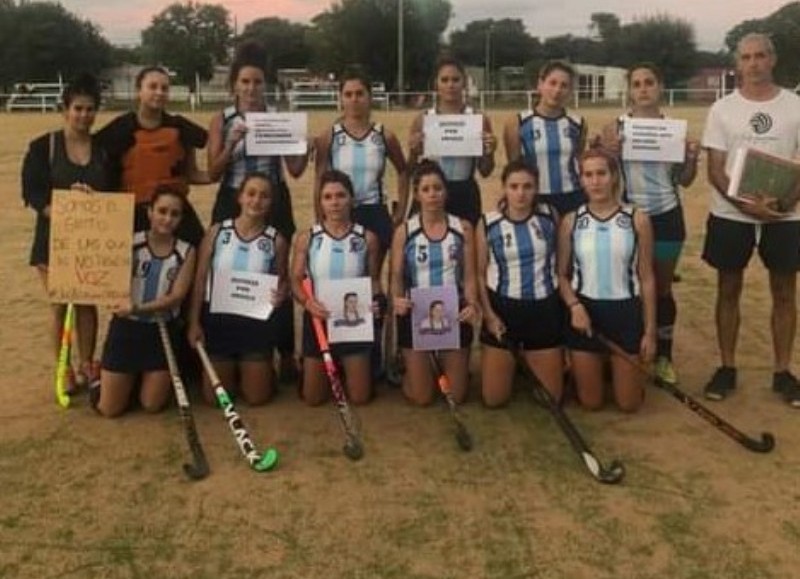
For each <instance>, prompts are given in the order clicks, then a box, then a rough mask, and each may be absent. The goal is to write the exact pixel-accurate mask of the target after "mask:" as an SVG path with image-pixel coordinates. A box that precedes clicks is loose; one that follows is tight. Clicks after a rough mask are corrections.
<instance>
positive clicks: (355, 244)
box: [306, 223, 369, 285]
mask: <svg viewBox="0 0 800 579" xmlns="http://www.w3.org/2000/svg"><path fill="white" fill-rule="evenodd" d="M368 255H369V254H368V251H367V234H366V231H365V230H364V227H363V226H362V225H359V224H357V223H354V224H353V225H352V226H351V227H350V231H348V232H347V233H346V234H344V235H343V236H342V237H334V236H333V235H331V234H330V233H328V231H327V230H326V229H325V228H324V227H323V226H322V225H321V224H319V223H317V224H315V225H314V226H313V227H312V228H311V236H310V237H309V240H308V259H307V260H306V264H307V265H306V268H307V269H308V274H309V276H310V277H311V281H312V282H314V284H315V285H316V283H317V282H318V281H320V280H328V279H331V280H337V279H350V278H356V277H364V276H366V275H369V273H368V272H369V257H368Z"/></svg>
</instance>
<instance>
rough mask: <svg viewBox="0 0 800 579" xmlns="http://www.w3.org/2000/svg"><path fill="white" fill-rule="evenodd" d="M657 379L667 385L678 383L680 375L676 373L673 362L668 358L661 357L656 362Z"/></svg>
mask: <svg viewBox="0 0 800 579" xmlns="http://www.w3.org/2000/svg"><path fill="white" fill-rule="evenodd" d="M656 378H658V379H659V380H660V381H662V382H666V383H667V384H677V383H678V375H677V374H676V373H675V367H674V366H673V365H672V360H670V359H669V358H667V357H666V356H659V357H658V359H657V360H656Z"/></svg>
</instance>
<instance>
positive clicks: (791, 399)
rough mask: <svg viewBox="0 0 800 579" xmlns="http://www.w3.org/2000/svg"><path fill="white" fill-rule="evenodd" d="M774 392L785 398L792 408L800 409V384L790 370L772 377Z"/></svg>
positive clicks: (776, 373)
mask: <svg viewBox="0 0 800 579" xmlns="http://www.w3.org/2000/svg"><path fill="white" fill-rule="evenodd" d="M772 390H773V391H774V392H776V393H778V394H780V395H781V396H783V399H784V400H785V401H786V403H787V404H788V405H789V406H791V407H792V408H800V382H798V381H797V378H796V377H795V376H794V375H792V373H791V372H789V371H788V370H784V371H783V372H775V373H774V374H773V375H772Z"/></svg>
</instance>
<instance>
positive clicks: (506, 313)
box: [480, 290, 564, 350]
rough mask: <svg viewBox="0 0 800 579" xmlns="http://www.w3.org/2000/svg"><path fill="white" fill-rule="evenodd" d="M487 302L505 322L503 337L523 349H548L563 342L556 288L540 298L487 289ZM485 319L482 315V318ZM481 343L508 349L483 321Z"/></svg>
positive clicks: (560, 307) (559, 301) (559, 303)
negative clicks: (534, 298) (513, 296)
mask: <svg viewBox="0 0 800 579" xmlns="http://www.w3.org/2000/svg"><path fill="white" fill-rule="evenodd" d="M489 303H490V304H491V306H492V309H493V310H494V312H495V313H496V314H497V315H498V316H499V317H500V319H501V320H503V323H504V324H505V326H506V336H505V337H506V339H508V340H510V341H511V342H512V343H513V344H514V346H515V347H519V348H522V349H523V350H548V349H550V348H558V347H560V346H561V345H563V343H564V308H563V305H562V302H561V299H560V298H559V296H558V292H554V293H552V294H551V295H550V296H548V297H546V298H543V299H540V300H517V299H512V298H507V297H503V296H501V295H498V294H497V293H495V292H493V291H491V290H489ZM485 321H486V319H485V318H484V322H485ZM480 340H481V344H486V345H487V346H492V347H493V348H502V349H504V350H505V349H508V346H506V345H505V344H504V343H503V342H500V341H498V340H497V338H495V337H494V334H492V333H491V332H489V329H488V328H487V327H486V324H485V323H484V324H483V325H482V326H481V334H480Z"/></svg>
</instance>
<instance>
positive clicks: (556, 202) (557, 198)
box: [537, 191, 586, 216]
mask: <svg viewBox="0 0 800 579" xmlns="http://www.w3.org/2000/svg"><path fill="white" fill-rule="evenodd" d="M537 199H540V200H541V201H542V202H544V203H547V204H548V205H549V206H550V207H552V208H553V209H555V210H556V211H557V212H558V214H559V215H561V216H564V215H566V214H567V213H569V212H571V211H575V210H576V209H577V208H578V207H580V206H581V205H583V204H584V203H586V195H584V193H583V191H574V192H572V193H551V194H549V195H539V196H538V197H537Z"/></svg>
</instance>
